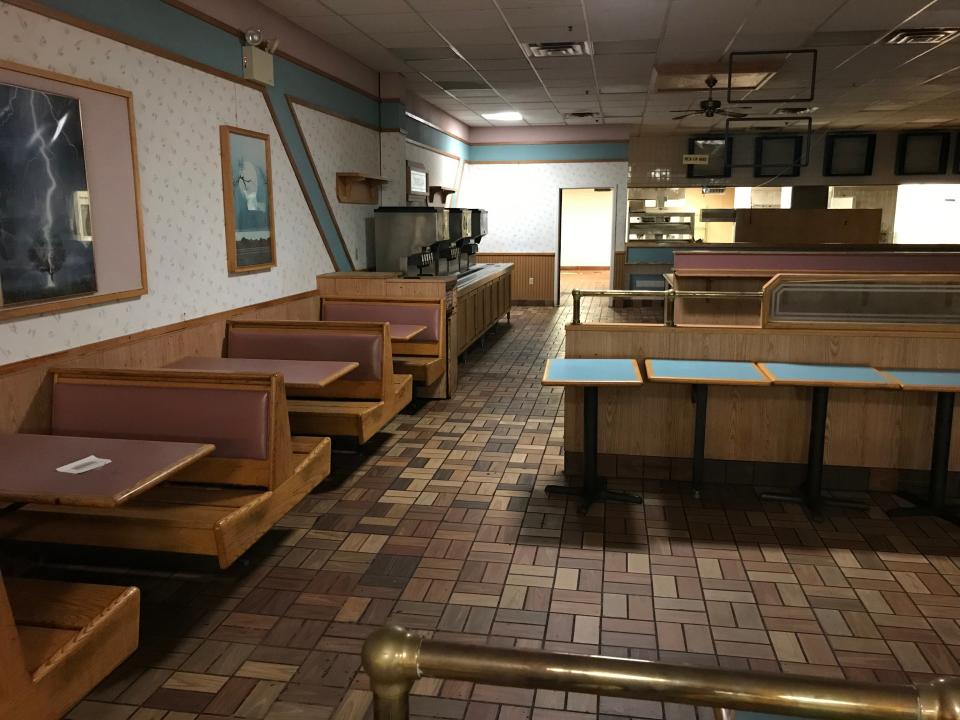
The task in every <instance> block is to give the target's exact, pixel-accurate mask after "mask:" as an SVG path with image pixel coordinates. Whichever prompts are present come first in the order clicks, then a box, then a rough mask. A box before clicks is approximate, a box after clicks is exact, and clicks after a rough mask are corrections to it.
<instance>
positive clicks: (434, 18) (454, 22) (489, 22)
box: [427, 8, 504, 33]
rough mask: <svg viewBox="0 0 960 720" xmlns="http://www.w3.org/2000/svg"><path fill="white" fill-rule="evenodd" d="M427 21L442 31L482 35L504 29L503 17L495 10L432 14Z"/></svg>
mask: <svg viewBox="0 0 960 720" xmlns="http://www.w3.org/2000/svg"><path fill="white" fill-rule="evenodd" d="M427 20H429V21H430V24H431V25H434V26H436V27H437V28H438V29H439V30H441V31H446V30H468V31H472V32H477V33H481V32H485V31H486V30H490V29H500V28H502V27H504V22H503V17H501V15H500V13H498V12H497V11H496V10H495V9H493V8H490V9H483V10H476V9H474V10H457V11H453V12H431V13H429V14H428V15H427Z"/></svg>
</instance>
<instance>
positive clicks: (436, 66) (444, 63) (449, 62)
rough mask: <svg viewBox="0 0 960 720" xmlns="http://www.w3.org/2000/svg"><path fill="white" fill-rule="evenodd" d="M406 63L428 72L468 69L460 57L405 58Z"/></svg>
mask: <svg viewBox="0 0 960 720" xmlns="http://www.w3.org/2000/svg"><path fill="white" fill-rule="evenodd" d="M407 65H409V66H410V67H412V68H415V69H417V70H422V71H423V72H425V73H427V74H430V72H431V71H432V72H438V71H450V70H468V69H469V67H468V65H467V64H466V63H465V62H464V61H463V60H461V59H460V58H457V57H453V58H437V59H431V60H407Z"/></svg>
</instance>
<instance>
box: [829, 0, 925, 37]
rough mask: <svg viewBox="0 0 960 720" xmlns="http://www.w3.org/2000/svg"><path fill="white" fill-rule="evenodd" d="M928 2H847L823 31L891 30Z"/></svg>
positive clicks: (883, 0) (916, 0)
mask: <svg viewBox="0 0 960 720" xmlns="http://www.w3.org/2000/svg"><path fill="white" fill-rule="evenodd" d="M929 2H930V0H848V2H847V3H846V4H845V5H844V6H843V7H842V8H840V10H839V11H838V12H837V13H836V14H834V15H833V16H832V17H831V18H830V19H829V20H827V21H826V22H825V23H824V24H823V28H822V29H823V30H826V31H830V32H835V31H845V30H877V31H883V30H891V29H893V28H894V27H895V26H896V25H897V24H899V23H901V22H903V21H904V20H906V19H907V18H908V17H910V15H912V14H913V13H915V12H916V11H917V10H919V9H920V8H922V7H923V6H924V5H926V4H927V3H929Z"/></svg>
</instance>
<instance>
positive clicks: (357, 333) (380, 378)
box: [226, 321, 393, 400]
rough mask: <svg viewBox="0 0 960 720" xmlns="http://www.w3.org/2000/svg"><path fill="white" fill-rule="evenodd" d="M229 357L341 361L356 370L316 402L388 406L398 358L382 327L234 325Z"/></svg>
mask: <svg viewBox="0 0 960 720" xmlns="http://www.w3.org/2000/svg"><path fill="white" fill-rule="evenodd" d="M226 355H227V357H232V358H271V359H274V360H340V361H348V362H356V363H358V364H359V367H357V368H356V369H355V370H352V371H351V372H350V373H348V374H347V375H345V376H344V377H343V378H341V379H339V380H336V381H335V382H333V383H331V384H330V385H328V386H326V387H324V388H320V389H318V390H316V391H315V392H312V393H311V394H310V397H314V398H327V399H334V398H350V399H357V400H384V399H386V398H387V397H388V390H392V384H393V353H392V348H391V344H390V336H389V333H388V330H387V325H386V324H385V323H382V322H378V323H373V322H318V321H314V322H309V321H308V322H293V321H289V322H288V321H231V322H229V323H227V352H226Z"/></svg>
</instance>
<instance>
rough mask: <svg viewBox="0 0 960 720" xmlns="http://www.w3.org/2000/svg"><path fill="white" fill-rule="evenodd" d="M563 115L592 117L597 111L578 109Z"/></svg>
mask: <svg viewBox="0 0 960 720" xmlns="http://www.w3.org/2000/svg"><path fill="white" fill-rule="evenodd" d="M563 116H564V117H565V118H592V117H597V113H595V112H587V111H578V112H569V113H564V114H563Z"/></svg>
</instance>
